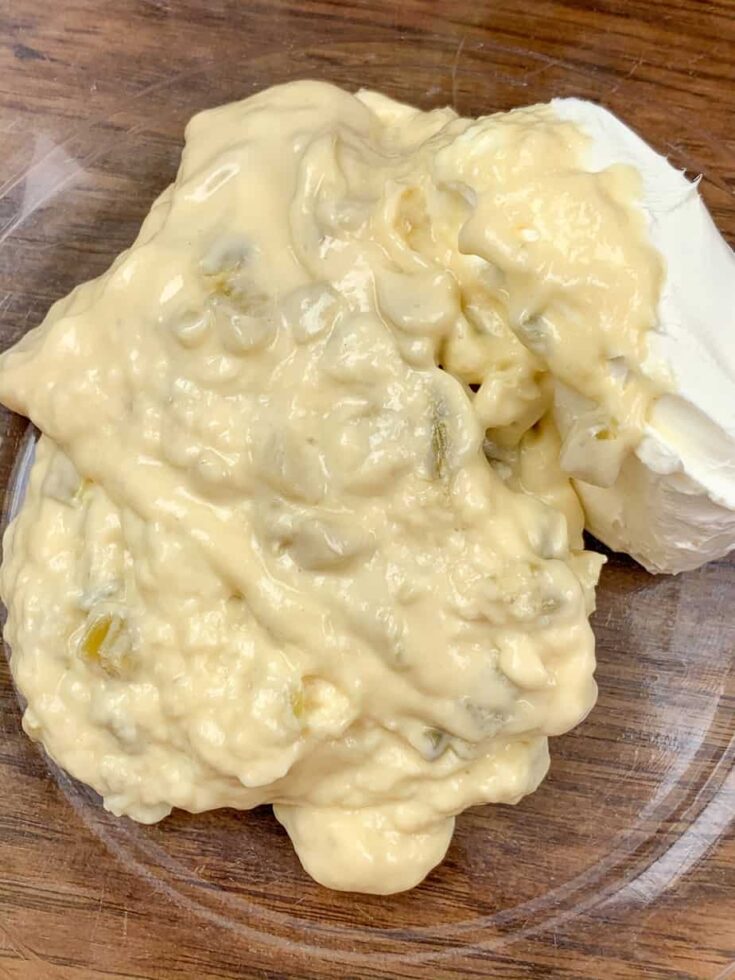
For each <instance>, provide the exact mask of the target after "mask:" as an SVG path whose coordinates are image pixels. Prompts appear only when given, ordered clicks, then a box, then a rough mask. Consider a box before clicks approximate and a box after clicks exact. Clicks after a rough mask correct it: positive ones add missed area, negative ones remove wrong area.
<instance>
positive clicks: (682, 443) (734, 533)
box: [551, 99, 735, 572]
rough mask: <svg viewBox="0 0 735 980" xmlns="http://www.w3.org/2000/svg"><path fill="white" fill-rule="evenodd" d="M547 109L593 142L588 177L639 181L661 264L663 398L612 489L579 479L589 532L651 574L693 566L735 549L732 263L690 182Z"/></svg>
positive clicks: (594, 123) (563, 422) (641, 148)
mask: <svg viewBox="0 0 735 980" xmlns="http://www.w3.org/2000/svg"><path fill="white" fill-rule="evenodd" d="M551 105H552V108H553V109H554V111H555V112H556V113H557V114H558V115H559V116H561V117H562V118H563V119H567V120H569V121H571V122H573V123H574V124H575V125H576V126H578V127H579V128H580V129H581V130H582V131H583V132H584V133H586V134H587V135H588V137H589V139H590V141H589V143H588V146H587V150H586V162H587V165H588V166H589V168H590V169H591V170H593V171H601V170H604V169H606V168H608V167H610V166H613V165H615V164H621V163H622V164H627V165H629V166H632V167H634V168H635V169H636V170H637V171H638V172H639V173H640V175H641V178H642V197H641V200H640V206H641V208H642V210H643V212H644V214H645V216H646V222H647V226H648V232H649V235H650V240H651V242H652V244H653V245H654V246H655V247H656V249H657V250H658V252H659V253H660V254H661V256H662V257H663V259H664V263H665V275H664V280H663V287H662V290H661V296H660V300H659V306H658V324H657V325H656V328H655V330H653V331H651V332H650V333H649V335H648V348H649V351H648V358H647V362H646V364H645V365H644V370H645V371H647V372H648V373H649V374H650V376H651V377H652V378H655V379H657V380H659V381H660V382H661V383H662V385H663V387H664V389H665V390H664V391H663V393H662V394H660V395H659V397H658V398H657V399H656V400H655V401H654V403H653V406H652V408H651V410H650V413H649V417H648V421H647V424H646V426H645V429H644V434H643V438H642V439H641V441H640V443H639V445H638V446H637V447H636V449H635V451H634V452H633V453H632V454H631V455H629V456H628V457H627V458H626V459H625V461H624V462H623V464H622V467H621V469H620V472H619V474H618V475H617V477H616V479H615V480H614V482H613V483H612V485H611V486H595V485H594V484H593V483H592V482H588V481H585V480H583V479H582V480H580V479H578V480H576V481H575V486H576V489H577V492H578V493H579V495H580V497H581V499H582V502H583V505H584V508H585V514H586V524H587V526H588V527H589V529H590V530H591V531H592V533H593V534H595V535H596V536H597V537H598V538H599V539H600V540H601V541H603V542H604V543H605V544H607V545H608V546H609V547H611V548H613V549H615V550H617V551H624V552H627V553H628V554H629V555H631V556H632V557H633V558H635V559H636V560H637V561H639V562H640V563H641V564H642V565H644V566H645V567H646V568H647V569H649V570H650V571H652V572H681V571H685V570H687V569H692V568H696V567H697V566H699V565H702V564H704V563H705V562H708V561H712V560H713V559H716V558H720V557H722V556H723V555H725V554H727V552H729V551H730V550H731V549H732V548H733V547H735V255H734V254H733V251H732V249H731V248H730V247H729V246H728V244H727V243H726V242H725V241H724V239H723V238H722V236H721V235H720V233H719V232H718V230H717V228H716V227H715V224H714V222H713V221H712V218H711V217H710V214H709V212H708V211H707V208H706V207H705V205H704V202H703V201H702V198H701V196H700V195H699V193H698V188H697V182H696V181H695V182H694V183H692V182H690V181H689V180H687V178H686V177H685V176H684V174H682V173H681V172H680V171H678V170H676V169H675V168H674V167H672V166H671V165H670V164H669V163H668V161H667V160H666V159H665V158H664V157H662V156H661V155H659V154H658V153H656V152H655V150H653V149H652V148H651V147H650V146H648V144H646V143H645V142H644V141H643V140H642V139H641V138H640V137H639V136H637V135H636V134H635V133H633V132H632V131H631V130H630V129H628V127H627V126H625V125H624V124H623V123H622V122H621V121H620V120H619V119H617V118H616V117H615V116H614V115H612V114H611V113H610V112H608V111H607V110H605V109H603V108H601V107H600V106H597V105H594V104H593V103H591V102H585V101H582V100H579V99H554V100H553V101H552V103H551ZM556 394H557V408H558V411H557V413H556V418H557V423H558V424H559V427H560V429H561V430H562V434H563V435H567V436H568V435H569V433H570V429H571V422H570V418H571V417H573V416H574V414H575V412H574V402H573V400H572V401H570V398H569V392H568V391H567V390H565V389H564V388H563V387H562V386H557V393H556Z"/></svg>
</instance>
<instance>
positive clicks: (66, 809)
mask: <svg viewBox="0 0 735 980" xmlns="http://www.w3.org/2000/svg"><path fill="white" fill-rule="evenodd" d="M0 18H1V21H0V23H1V24H2V35H1V36H0V39H1V41H2V45H1V46H0V339H1V340H2V345H3V346H6V345H7V344H8V343H10V342H11V341H13V340H15V339H17V337H19V336H20V335H21V334H22V333H23V332H25V331H26V330H27V329H28V328H29V327H30V326H32V325H33V324H35V323H37V322H38V321H39V320H40V319H41V317H42V316H43V313H44V311H45V309H46V308H47V307H48V306H49V304H50V303H51V302H52V301H53V300H54V299H56V298H58V297H59V296H61V295H62V294H64V293H65V292H66V291H68V290H69V289H70V288H71V287H72V286H73V285H74V284H75V283H76V282H78V281H80V280H81V279H86V278H89V277H91V276H93V275H95V274H97V273H99V272H100V271H102V270H103V269H104V268H105V266H106V265H107V264H108V263H109V261H110V260H111V258H112V257H113V256H114V255H115V254H116V253H117V252H119V251H120V250H121V249H122V248H124V247H125V246H126V245H127V244H128V243H129V242H130V240H131V239H132V237H133V235H134V233H135V229H136V226H137V224H138V223H139V221H140V220H141V218H142V216H143V215H144V213H145V211H146V209H147V207H148V205H149V203H150V201H151V200H152V198H153V196H154V195H155V194H156V193H157V192H158V191H159V190H160V189H161V188H162V187H163V186H165V184H166V183H167V182H168V181H169V180H170V179H171V177H172V176H173V174H174V172H175V169H176V165H177V158H178V154H179V151H180V147H181V137H182V131H183V126H184V124H185V122H186V119H187V118H188V116H189V115H191V114H192V113H193V112H194V111H196V110H197V109H200V108H203V107H204V106H207V105H211V104H216V103H218V102H222V101H227V100H230V99H234V98H238V97H243V96H245V95H248V94H250V93H251V92H253V91H255V90H256V89H257V88H260V87H262V86H265V85H267V84H270V83H272V82H275V81H281V80H285V79H288V78H298V77H302V76H305V75H308V76H312V77H320V78H326V79H331V80H334V81H336V82H338V83H341V84H344V85H346V86H348V87H353V88H354V87H357V86H358V85H360V84H361V83H364V84H366V85H368V86H371V87H375V88H382V89H384V90H386V91H387V92H389V93H391V94H395V95H398V96H400V97H403V98H406V99H409V100H412V101H415V102H417V103H419V104H421V105H423V106H430V105H440V104H446V103H448V102H449V103H453V104H454V105H455V107H456V108H457V109H458V110H459V111H460V112H465V113H475V114H476V113H479V112H483V111H493V110H496V109H506V108H510V107H512V106H514V105H519V104H523V103H528V102H533V101H537V100H546V99H548V98H551V97H552V96H555V95H572V94H577V95H581V96H583V97H587V98H592V99H595V100H597V101H599V102H601V103H603V104H605V105H607V106H608V107H610V108H612V109H613V110H614V111H616V112H617V113H619V114H620V115H621V116H623V117H624V118H625V119H626V120H627V121H629V122H630V123H631V124H633V125H634V126H635V128H637V129H638V130H639V131H640V132H641V133H642V134H643V135H644V136H645V137H646V138H647V139H649V141H651V142H652V143H653V144H654V145H655V146H656V147H657V148H658V149H659V150H660V151H661V152H664V153H666V154H667V155H669V156H670V157H671V159H672V160H673V161H674V162H675V163H676V164H677V165H679V166H681V167H682V168H686V169H687V171H688V172H689V173H690V174H691V175H692V176H694V175H696V174H698V173H703V174H704V176H705V179H704V181H703V184H702V188H703V193H704V195H705V198H706V199H707V201H708V203H709V205H710V207H711V208H712V210H713V212H714V214H715V216H716V219H717V221H718V224H719V225H720V227H721V228H722V229H723V231H724V232H725V234H726V235H727V236H728V237H729V239H730V241H731V242H733V240H735V199H734V196H733V195H734V193H735V2H734V0H706V2H696V0H630V2H625V0H620V2H615V0H605V2H598V3H585V2H581V0H565V2H561V0H525V2H522V3H512V2H508V0H495V2H481V0H447V2H431V0H374V2H368V0H354V2H352V3H341V2H338V0H313V2H310V0H252V2H246V0H242V2H237V0H229V2H228V0H209V2H205V0H182V2H177V0H119V2H116V3H109V2H106V0H61V2H59V0H0ZM732 326H733V325H732V324H730V327H731V328H732ZM2 430H3V436H4V438H3V443H2V448H1V450H0V477H2V479H3V484H4V485H6V484H7V482H8V479H9V474H10V467H11V465H12V463H13V459H14V457H15V454H16V450H17V447H18V444H19V439H20V437H21V435H22V432H23V425H22V424H21V422H20V421H19V420H17V419H12V418H10V417H9V416H8V415H7V414H6V415H4V416H3V421H2ZM604 583H605V584H604V586H603V589H602V590H601V593H600V608H599V611H598V613H597V616H596V619H595V627H596V631H597V634H598V641H599V643H598V649H599V660H600V669H599V675H598V676H599V681H600V688H601V697H600V704H599V706H598V708H597V709H596V710H595V712H593V714H592V716H591V717H590V719H589V720H588V721H587V722H586V723H585V724H584V725H582V726H581V727H580V729H578V730H577V731H576V732H574V733H572V734H571V735H569V736H565V737H564V738H562V739H559V740H555V743H554V744H553V745H552V757H553V759H554V763H553V766H552V772H551V776H550V777H549V780H548V782H547V783H546V784H545V785H544V787H543V788H542V789H541V790H539V792H538V793H537V794H535V796H533V797H531V798H529V799H528V800H527V801H524V803H523V804H522V805H521V806H519V807H518V808H508V807H495V808H484V809H483V810H480V811H475V812H474V813H473V814H469V815H467V816H466V817H465V818H463V820H462V821H461V822H460V832H459V834H458V835H457V841H456V843H455V844H454V845H453V847H452V850H451V851H450V855H449V859H448V861H447V862H446V864H445V865H444V866H443V867H442V869H440V870H439V871H438V872H436V873H435V874H434V875H432V876H431V878H430V879H429V881H428V882H427V884H425V885H424V886H423V887H422V888H420V889H418V890H417V891H415V892H413V893H411V894H409V895H405V896H400V897H397V898H395V899H380V900H378V899H371V898H366V897H362V896H352V897H350V896H344V895H334V894H331V893H328V892H326V891H324V890H323V889H320V888H318V886H316V885H314V884H313V883H311V882H308V881H307V880H306V879H305V878H304V876H303V875H302V873H301V872H300V869H299V868H298V864H297V862H296V859H295V858H294V856H293V854H292V853H291V851H290V848H289V846H288V844H287V842H286V841H285V840H284V837H283V835H282V833H281V832H280V831H279V829H278V828H277V826H276V824H275V823H274V821H273V820H272V818H271V817H270V816H269V814H268V813H266V812H265V811H263V812H261V811H258V812H256V813H253V814H246V815H241V814H240V815H239V814H233V813H220V814H212V815H206V816H200V817H192V816H189V815H185V814H175V815H174V816H173V817H172V818H171V819H170V820H168V821H165V822H164V824H162V825H161V826H160V827H158V828H151V829H148V830H145V831H144V830H139V829H136V828H134V827H133V826H132V825H131V824H128V822H127V821H114V820H112V819H111V818H108V817H106V816H105V815H104V814H103V813H102V811H101V810H99V808H98V807H97V805H96V802H95V801H94V800H93V799H92V798H91V796H90V795H89V794H85V792H84V791H83V790H81V789H80V788H79V787H76V786H75V785H73V784H72V783H71V782H70V781H69V780H67V779H65V778H64V777H63V776H61V775H59V774H58V773H55V772H54V771H53V770H52V769H51V768H50V767H49V765H48V764H47V762H46V761H45V760H44V757H43V756H42V754H41V753H40V752H39V751H38V749H37V748H36V747H35V746H33V745H31V743H30V742H28V741H27V740H26V739H25V737H24V736H23V735H22V734H21V733H20V712H19V709H18V706H17V703H16V699H15V695H14V693H13V689H12V686H11V683H10V679H9V674H8V671H7V667H6V665H5V662H4V660H3V659H2V658H0V733H1V734H2V741H1V742H0V976H8V977H20V978H29V980H36V978H44V977H59V978H72V977H74V978H76V977H120V978H122V977H126V978H130V977H145V978H166V977H178V978H181V977H191V978H200V977H201V978H204V977H249V976H258V977H274V978H275V977H331V976H335V975H342V976H345V977H391V976H406V977H409V976H410V977H414V976H415V977H421V976H430V977H444V976H447V977H448V976H461V977H470V976H503V977H510V978H515V977H519V978H523V977H580V978H582V977H584V978H588V977H591V978H604V980H612V978H627V977H707V978H715V977H720V978H724V977H725V976H730V975H732V976H733V977H735V836H734V835H733V827H732V822H731V814H732V813H733V812H735V809H734V808H735V781H734V779H733V756H734V755H735V747H734V743H733V739H732V735H733V727H734V724H735V683H734V682H733V678H732V670H731V665H732V650H733V643H734V642H735V623H734V622H733V619H734V617H733V613H732V609H733V608H734V600H735V565H734V564H733V563H732V562H731V561H722V562H718V563H716V564H715V565H713V566H711V567H710V568H708V569H705V570H702V571H701V572H698V573H693V574H692V575H689V576H684V577H680V578H677V579H656V580H654V579H652V578H650V577H649V576H647V575H645V573H643V572H641V571H640V570H639V569H637V568H635V567H634V566H633V564H632V563H631V562H629V561H627V560H625V559H619V558H617V559H613V560H612V561H611V563H610V566H609V568H608V570H607V571H606V575H605V577H604Z"/></svg>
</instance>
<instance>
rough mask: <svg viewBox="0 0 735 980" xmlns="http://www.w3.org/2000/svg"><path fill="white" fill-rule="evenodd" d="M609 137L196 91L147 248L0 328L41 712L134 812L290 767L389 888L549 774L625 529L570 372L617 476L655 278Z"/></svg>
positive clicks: (17, 582)
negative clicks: (33, 449) (468, 823)
mask: <svg viewBox="0 0 735 980" xmlns="http://www.w3.org/2000/svg"><path fill="white" fill-rule="evenodd" d="M583 146H584V137H583V136H582V135H581V133H580V132H579V131H578V130H577V129H576V128H575V127H574V126H573V125H571V124H569V123H565V122H562V121H560V120H559V119H558V118H556V116H555V115H554V113H553V111H552V110H551V109H550V108H549V107H534V108H531V109H527V110H520V111H516V112H513V113H508V114H504V115H498V116H490V117H487V118H484V119H480V120H477V121H474V120H467V119H460V118H457V117H456V116H455V115H454V113H453V112H451V111H450V110H442V111H435V112H430V113H422V112H419V111H418V110H415V109H412V108H409V107H407V106H403V105H399V104H397V103H394V102H391V101H390V100H388V99H385V98H384V97H382V96H379V95H376V94H374V93H360V94H359V95H358V96H357V97H355V96H352V95H349V94H347V93H345V92H343V91H340V90H339V89H337V88H334V87H331V86H328V85H325V84H321V83H315V82H299V83H295V84H291V85H288V86H282V87H278V88H274V89H270V90H268V91H265V92H262V93H260V94H259V95H257V96H255V97H253V98H251V99H248V100H247V101H245V102H242V103H237V104H233V105H229V106H224V107H222V108H219V109H214V110H212V111H209V112H206V113H202V114H201V115H199V116H196V117H195V118H194V119H193V120H192V122H191V123H190V124H189V127H188V129H187V143H186V148H185V150H184V155H183V159H182V165H181V169H180V171H179V174H178V176H177V179H176V182H175V183H174V184H173V185H172V186H171V187H170V188H168V189H167V190H166V191H165V192H164V193H163V194H162V195H161V197H160V198H159V199H158V201H157V202H156V203H155V204H154V206H153V208H152V210H151V212H150V215H149V216H148V218H147V219H146V221H145V223H144V225H143V227H142V229H141V232H140V234H139V237H138V239H137V241H136V242H135V244H134V245H133V246H132V247H131V249H130V250H128V251H127V252H125V253H124V254H123V255H121V256H120V257H119V258H118V260H117V261H116V262H115V263H114V264H113V266H112V268H111V269H110V270H109V272H108V273H106V274H105V275H104V276H102V277H101V278H100V279H98V280H96V281H94V282H91V283H87V284H85V285H83V286H81V287H80V288H78V289H77V290H75V291H74V292H73V293H72V294H71V296H69V297H68V298H67V299H65V300H63V301H61V302H60V303H57V304H56V305H55V306H54V307H53V308H52V310H51V311H50V313H49V315H48V317H47V319H46V321H45V322H44V324H43V325H42V326H41V327H40V328H39V329H38V330H36V331H34V332H32V333H31V334H30V335H29V336H28V337H27V338H25V339H24V340H23V341H22V342H21V344H20V345H18V346H17V347H16V348H15V349H13V350H11V351H10V352H8V353H6V354H5V355H4V356H3V357H2V359H1V361H0V398H1V399H2V401H3V402H4V403H5V404H7V405H9V406H10V407H12V408H14V409H15V410H17V411H20V412H23V413H24V414H26V415H28V416H29V417H30V418H31V419H32V420H33V421H34V422H35V423H36V424H37V425H38V426H39V428H40V429H41V430H42V432H43V435H42V437H41V440H40V442H39V445H38V450H37V458H36V462H35V465H34V469H33V475H32V481H31V486H30V490H29V493H28V497H27V499H26V501H25V504H24V506H23V508H22V511H21V513H20V515H19V517H18V518H17V519H16V520H15V521H14V523H13V524H12V526H11V528H10V529H9V531H8V535H7V538H6V542H5V546H6V559H5V564H4V568H3V573H2V594H3V597H4V599H5V602H6V603H7V606H8V609H9V619H8V626H7V637H8V639H9V642H10V645H11V648H12V651H13V656H12V669H13V673H14V676H15V678H16V681H17V683H18V686H19V688H20V690H21V691H22V693H23V695H24V696H25V698H26V699H27V702H28V708H27V710H26V713H25V718H24V724H25V727H26V730H27V731H28V733H29V734H30V735H31V736H32V737H34V738H37V739H40V740H41V741H42V742H43V744H44V746H45V747H46V749H47V751H48V752H49V753H50V754H51V755H52V756H53V757H54V758H55V759H56V760H57V761H58V762H59V763H60V764H61V765H63V766H64V767H65V768H66V769H67V770H68V771H69V772H70V773H72V775H74V776H76V777H77V778H79V779H82V780H84V781H85V782H87V783H89V784H90V785H92V786H93V787H94V788H95V789H96V790H97V791H98V792H99V793H101V794H102V796H103V797H104V800H105V805H106V806H107V807H108V808H109V809H110V810H112V811H113V812H114V813H118V814H127V815H129V816H131V817H133V818H135V819H137V820H141V821H146V822H149V821H155V820H159V819H161V818H162V817H164V816H165V815H166V814H167V813H169V811H170V810H171V808H172V807H182V808H185V809H188V810H191V811H201V810H205V809H209V808H212V807H220V806H234V807H240V808H248V807H252V806H255V805H257V804H260V803H263V802H273V803H274V804H275V810H276V814H277V816H278V818H279V820H280V821H281V822H282V823H283V824H284V826H285V827H286V829H287V830H288V832H289V834H290V835H291V838H292V840H293V842H294V845H295V847H296V850H297V852H298V854H299V857H300V859H301V861H302V863H303V864H304V867H305V868H306V870H307V871H309V872H310V873H311V874H312V875H313V876H314V877H316V878H317V880H319V881H321V882H323V883H324V884H326V885H329V886H331V887H334V888H343V889H354V890H361V891H367V892H382V893H388V892H393V891H398V890H401V889H405V888H409V887H411V886H412V885H414V884H416V883H417V882H418V881H420V880H421V879H422V878H423V877H424V875H425V874H426V873H427V871H428V870H430V868H431V867H433V866H434V865H435V864H436V863H437V862H438V861H440V860H441V858H442V857H443V855H444V852H445V850H446V848H447V845H448V843H449V840H450V837H451V833H452V828H453V822H454V817H455V815H456V814H457V813H459V812H461V811H462V810H463V809H465V808H466V807H468V806H471V805H474V804H478V803H485V802H505V803H514V802H516V801H518V800H519V799H521V797H523V796H524V795H525V794H527V793H529V792H531V791H532V790H533V789H535V788H536V786H537V785H538V784H539V782H540V781H541V779H542V778H543V776H544V774H545V773H546V770H547V766H548V752H547V736H549V735H556V734H559V733H561V732H564V731H566V730H568V729H569V728H571V727H572V726H573V725H575V724H577V723H578V722H579V721H580V720H581V719H582V718H583V717H584V716H585V714H586V713H587V712H588V711H589V709H590V708H591V707H592V704H593V703H594V700H595V690H596V689H595V684H594V680H593V670H594V651H593V637H592V633H591V630H590V627H589V625H588V622H587V617H588V614H589V612H590V611H591V609H592V606H593V589H594V584H595V582H596V579H597V573H598V570H599V565H600V559H599V558H598V557H597V556H595V555H592V554H590V553H588V552H585V551H584V550H583V546H582V538H581V529H582V515H581V511H580V508H579V505H578V503H577V500H576V497H575V495H574V492H573V491H572V489H571V487H570V485H569V482H568V480H567V479H566V477H565V476H564V475H563V474H562V471H561V469H560V466H559V462H558V456H559V451H560V447H559V443H558V439H557V436H556V431H555V428H554V425H553V422H552V420H551V415H550V407H551V400H552V373H553V375H554V376H556V377H557V378H558V379H559V380H560V381H561V382H563V383H564V384H565V385H566V386H567V387H568V388H569V389H570V390H572V391H573V392H576V393H577V394H578V396H579V397H580V399H583V404H584V412H585V413H587V414H586V417H585V425H586V426H587V431H589V426H590V425H593V426H597V427H598V428H597V429H596V430H595V431H596V432H599V445H600V451H599V453H598V454H597V455H595V454H592V458H589V459H588V460H587V462H588V464H589V468H590V470H591V471H593V475H594V476H596V477H597V478H598V480H599V481H600V482H604V481H605V480H606V479H608V478H609V476H610V474H611V473H614V472H616V471H617V467H618V466H619V465H620V461H621V459H622V458H623V456H624V455H625V452H626V451H627V450H628V448H629V447H630V446H631V445H634V444H635V442H636V440H637V439H638V437H639V434H640V426H641V424H642V421H643V418H644V416H645V410H646V406H647V403H648V400H649V399H650V396H651V392H650V386H649V383H648V382H646V381H645V380H644V379H643V378H642V377H639V376H638V375H636V373H635V371H632V373H631V374H629V375H628V376H627V377H626V383H625V385H621V384H620V383H619V382H618V380H617V379H616V372H615V370H614V365H615V363H618V362H619V361H620V360H621V359H623V360H625V361H626V363H629V364H631V365H634V364H636V363H639V362H640V361H641V360H642V352H643V345H644V343H645V332H646V330H647V329H648V328H649V327H650V325H651V323H652V322H653V319H654V310H655V304H656V300H657V295H658V288H659V278H660V268H659V261H658V258H657V256H656V254H655V253H654V251H653V250H652V249H650V248H649V247H648V246H647V245H646V244H645V235H644V233H643V228H642V223H641V219H640V216H639V214H638V211H637V210H636V208H635V207H634V206H633V205H634V201H635V195H636V193H637V184H636V176H635V174H634V172H633V171H632V170H629V169H627V168H623V167H620V168H612V169H611V170H608V171H605V172H603V173H600V174H589V173H586V172H585V170H584V168H583V167H582V166H581V163H580V160H581V153H582V150H583ZM439 365H441V367H443V370H442V369H441V368H440V366H439ZM611 365H612V367H611ZM477 386H479V388H478V387H477ZM476 388H477V390H475V389H476ZM565 452H567V453H570V452H571V453H573V452H574V440H573V439H570V440H568V441H567V443H566V444H565ZM488 458H489V460H490V461H488ZM579 462H580V461H579V460H577V463H576V466H575V467H574V468H575V469H576V471H577V472H578V471H579ZM613 478H614V477H613Z"/></svg>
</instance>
